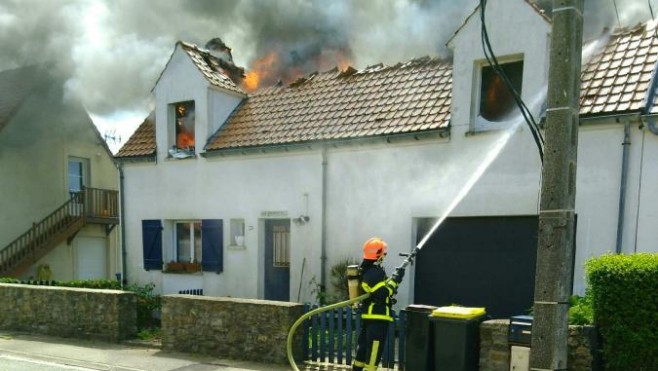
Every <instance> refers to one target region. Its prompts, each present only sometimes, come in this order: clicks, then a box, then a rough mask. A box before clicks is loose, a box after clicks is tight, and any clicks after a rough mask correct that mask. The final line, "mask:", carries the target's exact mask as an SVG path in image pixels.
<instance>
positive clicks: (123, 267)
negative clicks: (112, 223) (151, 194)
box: [119, 164, 128, 287]
mask: <svg viewBox="0 0 658 371" xmlns="http://www.w3.org/2000/svg"><path fill="white" fill-rule="evenodd" d="M119 212H120V213H121V215H120V217H119V223H120V224H121V287H123V285H124V283H126V284H127V283H128V277H127V276H126V270H127V269H126V216H125V215H126V213H125V201H124V188H123V164H119Z"/></svg>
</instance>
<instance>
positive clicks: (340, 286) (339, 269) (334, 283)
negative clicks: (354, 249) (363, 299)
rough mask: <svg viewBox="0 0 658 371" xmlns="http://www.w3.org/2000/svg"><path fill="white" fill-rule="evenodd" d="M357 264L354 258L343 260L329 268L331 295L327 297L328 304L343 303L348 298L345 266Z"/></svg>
mask: <svg viewBox="0 0 658 371" xmlns="http://www.w3.org/2000/svg"><path fill="white" fill-rule="evenodd" d="M357 264H359V262H358V261H357V260H356V259H354V258H350V257H347V258H343V259H341V260H340V261H338V263H336V264H334V265H333V266H332V267H331V271H330V277H331V278H330V279H329V281H330V282H331V289H332V291H331V295H330V296H329V300H328V302H329V303H337V302H339V301H345V300H348V299H349V298H350V295H349V289H348V286H347V266H348V265H357Z"/></svg>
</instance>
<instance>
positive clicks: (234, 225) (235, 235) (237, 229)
mask: <svg viewBox="0 0 658 371" xmlns="http://www.w3.org/2000/svg"><path fill="white" fill-rule="evenodd" d="M230 245H231V246H240V247H241V246H244V219H231V241H230Z"/></svg>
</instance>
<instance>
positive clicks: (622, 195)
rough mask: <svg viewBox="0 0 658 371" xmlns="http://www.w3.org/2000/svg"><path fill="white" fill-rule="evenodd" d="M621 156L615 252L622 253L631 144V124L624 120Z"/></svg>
mask: <svg viewBox="0 0 658 371" xmlns="http://www.w3.org/2000/svg"><path fill="white" fill-rule="evenodd" d="M621 145H622V146H623V150H622V158H621V184H620V185H619V216H618V217H617V244H616V245H615V252H616V253H617V254H621V244H622V237H623V235H624V209H625V208H626V184H627V183H628V153H629V150H630V146H631V124H630V123H629V122H628V121H626V122H624V141H623V142H622V144H621Z"/></svg>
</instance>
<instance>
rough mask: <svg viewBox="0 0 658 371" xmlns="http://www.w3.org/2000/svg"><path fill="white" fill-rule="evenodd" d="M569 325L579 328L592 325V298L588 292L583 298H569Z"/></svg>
mask: <svg viewBox="0 0 658 371" xmlns="http://www.w3.org/2000/svg"><path fill="white" fill-rule="evenodd" d="M569 324H570V325H581V326H583V325H592V324H594V309H593V308H592V296H591V294H590V293H589V290H588V292H587V293H586V294H585V296H572V297H571V300H570V301H569Z"/></svg>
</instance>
